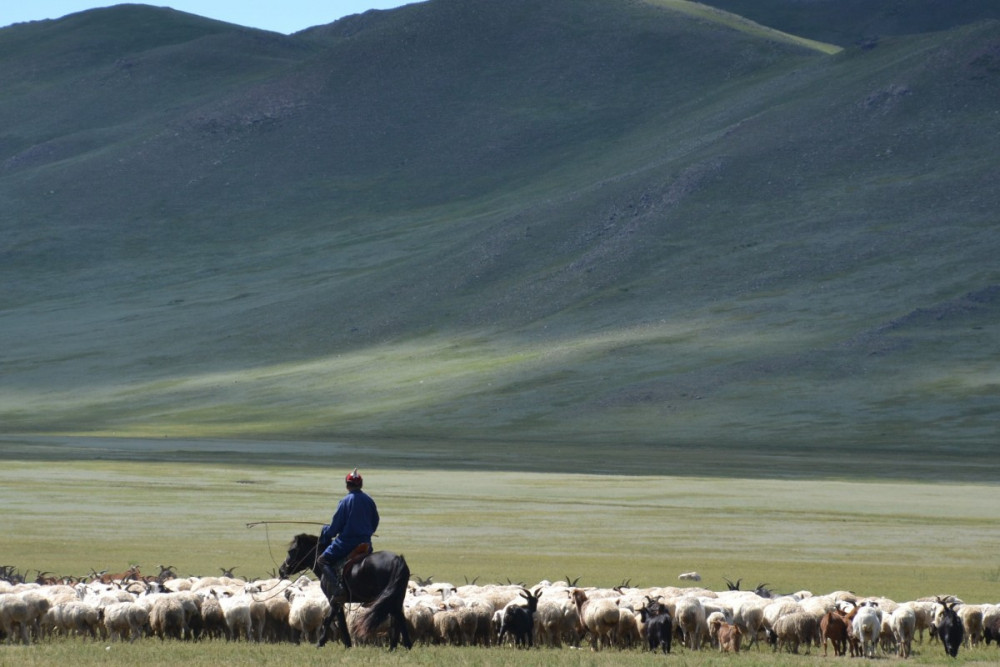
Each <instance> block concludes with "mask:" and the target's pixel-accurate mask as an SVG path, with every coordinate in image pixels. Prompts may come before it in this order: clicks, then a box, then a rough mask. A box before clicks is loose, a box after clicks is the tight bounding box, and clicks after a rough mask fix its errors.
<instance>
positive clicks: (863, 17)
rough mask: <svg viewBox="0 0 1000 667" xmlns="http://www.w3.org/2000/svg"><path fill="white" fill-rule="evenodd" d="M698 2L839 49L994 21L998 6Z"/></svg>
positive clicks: (981, 1) (934, 1) (925, 1)
mask: <svg viewBox="0 0 1000 667" xmlns="http://www.w3.org/2000/svg"><path fill="white" fill-rule="evenodd" d="M704 4H706V5H711V6H713V7H718V8H720V9H724V10H726V11H729V12H733V13H735V14H738V15H741V16H745V17H747V18H749V19H753V20H754V21H757V22H759V23H762V24H764V25H767V26H770V27H772V28H776V29H778V30H783V31H785V32H789V33H792V34H794V35H800V36H802V37H809V38H812V39H817V40H820V41H822V42H829V43H831V44H839V45H841V46H850V45H852V44H863V45H865V46H867V47H871V46H874V45H875V44H877V43H878V39H879V38H880V37H886V36H898V35H916V34H920V33H927V32H937V31H941V30H950V29H952V28H956V27H959V26H962V25H967V24H970V23H976V22H977V21H982V20H989V19H992V20H997V19H1000V5H998V4H997V3H995V2H993V1H992V0H949V1H948V2H940V0H906V1H905V2H901V1H900V0H705V2H704Z"/></svg>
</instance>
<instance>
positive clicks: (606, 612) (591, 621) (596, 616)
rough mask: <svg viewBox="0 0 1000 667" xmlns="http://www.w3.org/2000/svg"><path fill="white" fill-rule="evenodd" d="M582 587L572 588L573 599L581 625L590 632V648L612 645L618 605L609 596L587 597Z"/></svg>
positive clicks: (595, 648)
mask: <svg viewBox="0 0 1000 667" xmlns="http://www.w3.org/2000/svg"><path fill="white" fill-rule="evenodd" d="M589 595H590V593H587V592H586V591H584V590H583V589H582V588H576V589H573V599H574V601H575V602H576V607H577V611H578V612H579V614H580V620H581V621H582V623H583V627H584V628H585V629H586V630H587V631H588V632H589V633H590V650H592V651H598V650H600V648H601V646H604V647H608V646H613V645H614V643H615V634H616V633H617V631H618V623H619V621H620V620H621V616H620V614H619V613H618V605H617V604H615V601H614V600H612V599H610V598H600V597H594V598H591V597H589Z"/></svg>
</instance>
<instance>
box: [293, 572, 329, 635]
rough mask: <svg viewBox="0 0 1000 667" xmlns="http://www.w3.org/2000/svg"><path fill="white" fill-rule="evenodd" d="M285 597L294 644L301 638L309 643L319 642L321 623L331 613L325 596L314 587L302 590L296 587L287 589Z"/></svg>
mask: <svg viewBox="0 0 1000 667" xmlns="http://www.w3.org/2000/svg"><path fill="white" fill-rule="evenodd" d="M286 595H287V597H288V604H289V607H288V625H289V626H290V627H291V628H292V632H293V635H292V636H293V637H294V638H295V643H298V642H299V641H301V638H302V637H305V639H306V641H308V642H310V643H315V642H317V641H319V635H320V630H321V629H322V627H323V622H324V621H325V620H326V618H327V617H328V616H329V615H330V612H331V608H330V602H329V601H328V600H327V599H326V595H324V594H323V592H322V591H321V590H318V589H317V588H316V587H309V588H306V589H305V590H303V589H301V588H298V587H297V586H291V587H289V589H288V591H287V592H286Z"/></svg>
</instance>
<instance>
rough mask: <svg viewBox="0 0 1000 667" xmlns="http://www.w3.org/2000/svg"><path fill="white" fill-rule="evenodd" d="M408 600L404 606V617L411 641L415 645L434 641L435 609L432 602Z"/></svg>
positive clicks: (419, 599) (418, 599)
mask: <svg viewBox="0 0 1000 667" xmlns="http://www.w3.org/2000/svg"><path fill="white" fill-rule="evenodd" d="M414 600H415V599H414V598H412V597H411V598H408V599H407V603H406V604H405V605H404V606H403V617H404V618H405V619H406V627H407V630H409V633H410V640H411V641H413V642H414V643H416V642H418V641H419V642H423V643H427V642H430V641H432V640H433V632H434V607H432V606H431V604H433V603H430V602H426V601H424V600H423V599H421V598H417V599H416V601H414Z"/></svg>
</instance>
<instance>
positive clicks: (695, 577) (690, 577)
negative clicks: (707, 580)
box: [677, 572, 701, 581]
mask: <svg viewBox="0 0 1000 667" xmlns="http://www.w3.org/2000/svg"><path fill="white" fill-rule="evenodd" d="M677 578H678V579H679V580H680V581H701V575H700V574H698V573H697V572H684V573H682V574H678V575H677Z"/></svg>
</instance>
